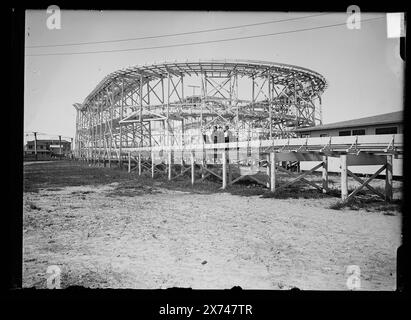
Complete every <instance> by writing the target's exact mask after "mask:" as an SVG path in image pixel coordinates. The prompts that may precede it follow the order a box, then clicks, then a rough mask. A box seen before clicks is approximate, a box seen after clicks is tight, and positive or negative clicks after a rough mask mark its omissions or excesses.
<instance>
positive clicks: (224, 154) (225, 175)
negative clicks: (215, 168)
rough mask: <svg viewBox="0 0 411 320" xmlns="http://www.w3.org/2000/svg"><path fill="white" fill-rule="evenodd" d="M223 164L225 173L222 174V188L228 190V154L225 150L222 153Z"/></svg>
mask: <svg viewBox="0 0 411 320" xmlns="http://www.w3.org/2000/svg"><path fill="white" fill-rule="evenodd" d="M221 155H222V162H223V172H222V180H223V186H222V188H223V189H225V188H227V152H226V151H225V150H223V151H222V153H221Z"/></svg>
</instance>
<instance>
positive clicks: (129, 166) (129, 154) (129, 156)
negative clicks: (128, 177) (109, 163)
mask: <svg viewBox="0 0 411 320" xmlns="http://www.w3.org/2000/svg"><path fill="white" fill-rule="evenodd" d="M130 172H131V152H130V151H129V152H128V173H130Z"/></svg>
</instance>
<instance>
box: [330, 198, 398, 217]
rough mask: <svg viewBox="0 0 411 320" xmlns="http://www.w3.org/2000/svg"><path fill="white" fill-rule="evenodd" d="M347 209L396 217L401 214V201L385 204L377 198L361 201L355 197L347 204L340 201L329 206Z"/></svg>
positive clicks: (336, 208) (335, 208)
mask: <svg viewBox="0 0 411 320" xmlns="http://www.w3.org/2000/svg"><path fill="white" fill-rule="evenodd" d="M345 208H347V209H350V210H365V211H367V212H382V213H383V214H385V215H396V214H397V213H399V212H401V200H393V201H391V202H385V201H383V200H382V199H379V198H375V197H369V198H361V199H360V198H356V197H354V198H353V199H350V200H349V201H346V202H342V201H341V200H339V201H337V202H335V203H333V204H332V205H331V206H329V209H333V210H342V209H345Z"/></svg>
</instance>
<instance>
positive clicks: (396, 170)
mask: <svg viewBox="0 0 411 320" xmlns="http://www.w3.org/2000/svg"><path fill="white" fill-rule="evenodd" d="M402 160H403V159H393V164H392V171H393V175H394V176H402ZM319 163H320V162H319V161H301V162H300V169H301V170H302V171H308V170H310V169H311V168H313V167H315V166H316V165H317V164H319ZM380 167H381V166H379V165H376V166H348V168H349V170H350V171H351V172H353V173H362V174H373V173H375V172H376V171H377V170H378V169H379V168H380ZM316 171H321V168H320V169H318V170H316ZM328 171H329V172H340V158H336V157H328ZM381 175H385V170H384V171H382V172H381Z"/></svg>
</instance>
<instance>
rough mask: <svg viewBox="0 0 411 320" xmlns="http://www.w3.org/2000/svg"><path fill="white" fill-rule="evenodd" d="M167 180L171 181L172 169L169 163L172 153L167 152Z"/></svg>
mask: <svg viewBox="0 0 411 320" xmlns="http://www.w3.org/2000/svg"><path fill="white" fill-rule="evenodd" d="M167 156H168V180H171V169H172V163H171V158H172V151H171V150H169V151H168V154H167Z"/></svg>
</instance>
